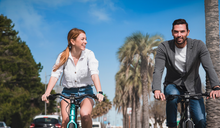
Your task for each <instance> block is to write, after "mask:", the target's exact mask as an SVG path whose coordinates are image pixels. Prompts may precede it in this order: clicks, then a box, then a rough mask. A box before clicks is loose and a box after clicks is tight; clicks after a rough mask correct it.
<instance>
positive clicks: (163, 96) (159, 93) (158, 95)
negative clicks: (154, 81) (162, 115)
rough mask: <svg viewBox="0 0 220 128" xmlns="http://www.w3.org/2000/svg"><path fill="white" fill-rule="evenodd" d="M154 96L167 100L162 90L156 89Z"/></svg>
mask: <svg viewBox="0 0 220 128" xmlns="http://www.w3.org/2000/svg"><path fill="white" fill-rule="evenodd" d="M154 98H155V99H158V100H162V101H164V100H166V98H165V95H164V94H163V93H161V91H160V90H155V91H154Z"/></svg>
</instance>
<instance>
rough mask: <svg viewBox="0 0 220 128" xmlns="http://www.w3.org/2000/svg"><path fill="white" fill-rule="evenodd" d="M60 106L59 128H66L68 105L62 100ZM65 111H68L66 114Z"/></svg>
mask: <svg viewBox="0 0 220 128" xmlns="http://www.w3.org/2000/svg"><path fill="white" fill-rule="evenodd" d="M66 101H68V102H70V101H69V100H68V99H66ZM60 104H61V114H62V127H61V128H66V125H67V124H68V122H69V115H68V113H69V108H70V106H68V108H67V105H68V104H67V103H66V102H65V101H64V100H62V101H61V103H60ZM66 110H68V112H67V111H66Z"/></svg>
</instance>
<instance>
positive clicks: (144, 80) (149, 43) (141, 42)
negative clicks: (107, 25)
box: [126, 32, 163, 128]
mask: <svg viewBox="0 0 220 128" xmlns="http://www.w3.org/2000/svg"><path fill="white" fill-rule="evenodd" d="M162 41H163V39H162V38H161V36H159V35H154V36H151V37H150V35H148V34H146V35H143V34H142V33H140V32H138V33H134V34H133V35H132V36H130V37H128V38H127V40H126V43H132V44H133V45H134V46H133V47H134V48H133V55H139V56H140V74H141V84H142V100H143V101H142V103H143V106H142V108H143V109H142V127H144V128H148V127H149V112H148V94H149V93H150V89H151V88H150V86H149V83H150V81H149V79H148V76H149V75H148V67H149V65H151V63H150V62H151V61H150V60H152V59H151V58H152V56H155V54H156V47H157V46H158V45H159V44H160V43H161V42H162Z"/></svg>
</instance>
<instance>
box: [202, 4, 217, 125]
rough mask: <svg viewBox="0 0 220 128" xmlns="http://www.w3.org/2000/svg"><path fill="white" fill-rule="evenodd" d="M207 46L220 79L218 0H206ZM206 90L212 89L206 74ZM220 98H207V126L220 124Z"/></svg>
mask: <svg viewBox="0 0 220 128" xmlns="http://www.w3.org/2000/svg"><path fill="white" fill-rule="evenodd" d="M205 21H206V22H205V25H206V46H207V48H208V50H209V53H210V56H211V59H212V63H213V65H214V68H215V71H216V73H217V74H218V78H219V80H220V65H219V64H220V55H219V53H220V50H219V9H218V0H205ZM206 91H208V92H210V91H211V86H210V81H209V79H208V77H207V76H206ZM219 102H220V99H216V100H206V112H207V128H218V127H219V126H220V111H219V110H220V106H219V105H218V104H217V103H219Z"/></svg>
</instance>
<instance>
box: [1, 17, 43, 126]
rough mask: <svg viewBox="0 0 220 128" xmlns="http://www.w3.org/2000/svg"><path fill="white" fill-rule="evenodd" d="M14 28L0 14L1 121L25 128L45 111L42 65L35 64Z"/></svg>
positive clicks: (10, 22)
mask: <svg viewBox="0 0 220 128" xmlns="http://www.w3.org/2000/svg"><path fill="white" fill-rule="evenodd" d="M14 26H15V25H14V24H12V21H11V20H10V19H8V18H7V17H6V16H3V15H0V88H1V89H0V120H3V121H5V122H6V123H7V125H10V126H11V127H12V128H24V127H27V126H28V125H30V122H31V120H32V118H33V117H34V116H35V115H37V114H40V113H42V111H43V110H44V109H43V108H44V103H43V102H42V101H41V95H42V94H43V93H44V88H45V87H44V85H43V84H42V83H41V82H40V81H41V79H40V77H39V72H40V71H41V70H42V68H43V67H42V65H41V63H36V62H35V60H34V59H33V56H32V54H31V51H30V49H29V48H28V46H27V45H26V43H25V42H24V41H22V40H21V38H20V37H18V32H17V31H15V30H14V29H13V28H14Z"/></svg>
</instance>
